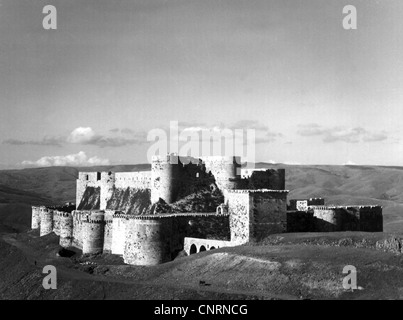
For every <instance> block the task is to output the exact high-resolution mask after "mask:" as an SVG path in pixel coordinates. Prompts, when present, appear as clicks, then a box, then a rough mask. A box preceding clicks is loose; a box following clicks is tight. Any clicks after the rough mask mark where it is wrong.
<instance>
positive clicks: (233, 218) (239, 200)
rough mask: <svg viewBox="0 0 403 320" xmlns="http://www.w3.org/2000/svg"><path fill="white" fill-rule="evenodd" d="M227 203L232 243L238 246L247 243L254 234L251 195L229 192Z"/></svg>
mask: <svg viewBox="0 0 403 320" xmlns="http://www.w3.org/2000/svg"><path fill="white" fill-rule="evenodd" d="M227 201H228V213H229V215H230V219H229V223H230V228H231V241H232V242H235V243H238V244H243V243H246V242H248V241H249V239H250V237H251V236H252V234H253V225H252V224H251V214H252V208H251V206H252V203H251V199H250V195H249V193H246V192H243V193H239V192H235V191H233V192H228V193H227Z"/></svg>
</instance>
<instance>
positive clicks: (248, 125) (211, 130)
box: [180, 120, 283, 143]
mask: <svg viewBox="0 0 403 320" xmlns="http://www.w3.org/2000/svg"><path fill="white" fill-rule="evenodd" d="M180 126H181V127H182V124H180ZM248 129H253V130H255V137H256V138H255V143H269V142H273V141H275V140H276V139H277V138H281V137H283V134H281V133H279V132H274V131H271V130H270V129H269V127H268V126H266V125H264V124H262V123H260V122H259V121H255V120H240V121H237V122H235V123H234V124H231V125H228V126H225V125H224V124H222V123H220V124H218V125H214V126H211V127H206V126H196V125H193V126H189V127H186V128H183V129H182V131H183V132H189V133H197V134H201V133H204V134H205V135H206V136H207V135H208V134H210V135H211V138H213V140H216V139H217V138H218V137H219V136H220V135H225V133H230V132H232V134H233V137H235V134H236V133H237V130H242V132H243V135H244V138H245V135H247V131H246V130H248ZM214 138H215V139H214ZM201 140H203V137H202V138H201ZM208 140H210V137H208ZM244 140H245V139H244Z"/></svg>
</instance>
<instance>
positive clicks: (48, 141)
mask: <svg viewBox="0 0 403 320" xmlns="http://www.w3.org/2000/svg"><path fill="white" fill-rule="evenodd" d="M63 142H64V138H63V137H50V136H45V137H44V138H43V139H42V140H36V141H35V140H28V141H24V140H18V139H7V140H4V141H3V144H9V145H14V146H22V145H36V146H56V147H61V146H62V144H63Z"/></svg>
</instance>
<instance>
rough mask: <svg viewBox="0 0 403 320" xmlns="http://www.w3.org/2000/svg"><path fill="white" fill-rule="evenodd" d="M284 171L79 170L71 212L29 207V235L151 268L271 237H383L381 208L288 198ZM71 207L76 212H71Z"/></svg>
mask: <svg viewBox="0 0 403 320" xmlns="http://www.w3.org/2000/svg"><path fill="white" fill-rule="evenodd" d="M287 195H288V190H285V170H284V169H277V170H274V169H244V168H241V162H240V158H239V157H205V158H201V159H194V158H188V157H179V156H176V155H167V156H164V157H160V156H158V157H157V156H156V157H153V159H152V163H151V171H142V172H116V173H113V172H80V173H79V176H78V179H77V189H76V207H75V208H70V209H66V208H64V209H63V208H55V207H54V208H50V207H44V206H41V207H32V226H31V227H32V229H39V230H40V236H44V235H47V234H49V233H52V232H54V233H55V234H56V235H59V236H60V245H61V246H62V247H65V248H67V247H71V246H74V247H77V248H79V249H81V250H82V252H83V254H99V253H111V254H117V255H122V256H123V259H124V262H125V263H127V264H132V265H156V264H160V263H164V262H167V261H171V260H172V259H174V258H175V257H176V256H177V255H178V253H179V252H181V251H182V250H184V251H185V252H186V253H187V254H193V253H196V252H200V251H205V250H212V249H216V248H220V247H226V246H237V245H242V244H245V243H247V242H255V241H260V240H262V239H264V238H265V237H267V236H268V235H270V234H277V233H282V232H311V231H319V232H321V231H344V230H352V231H382V229H383V222H382V208H381V207H379V206H350V207H336V206H328V207H326V206H325V205H324V200H323V199H302V200H291V202H290V205H289V206H288V207H287ZM72 209H75V210H72Z"/></svg>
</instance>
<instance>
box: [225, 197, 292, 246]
mask: <svg viewBox="0 0 403 320" xmlns="http://www.w3.org/2000/svg"><path fill="white" fill-rule="evenodd" d="M287 194H288V191H285V190H282V191H280V190H268V189H260V190H233V191H230V192H228V194H227V201H228V212H229V214H230V228H231V241H233V242H236V243H239V244H243V243H246V242H249V241H260V240H261V239H263V238H265V237H267V236H268V235H270V234H274V233H282V232H284V231H285V230H286V223H287Z"/></svg>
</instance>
